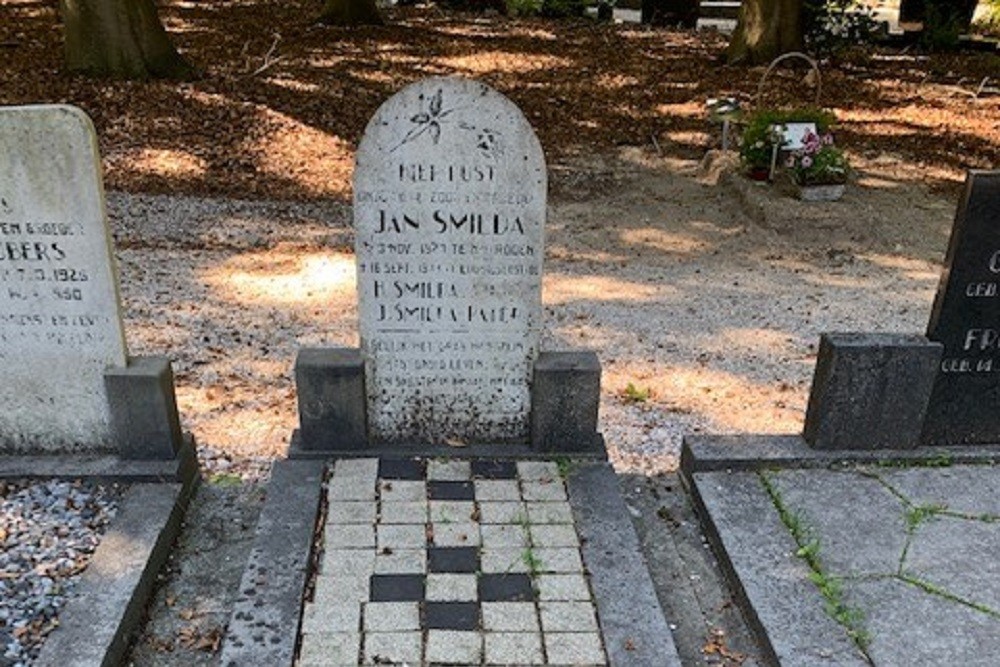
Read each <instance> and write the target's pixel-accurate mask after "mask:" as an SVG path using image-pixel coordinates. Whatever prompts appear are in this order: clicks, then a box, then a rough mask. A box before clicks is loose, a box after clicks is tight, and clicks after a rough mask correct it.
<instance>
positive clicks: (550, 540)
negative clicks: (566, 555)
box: [529, 524, 580, 548]
mask: <svg viewBox="0 0 1000 667" xmlns="http://www.w3.org/2000/svg"><path fill="white" fill-rule="evenodd" d="M529 532H530V533H531V544H532V545H533V546H536V547H574V548H579V547H580V538H578V537H577V535H576V528H574V527H573V525H572V524H548V525H540V526H535V525H532V526H531V527H530V529H529Z"/></svg>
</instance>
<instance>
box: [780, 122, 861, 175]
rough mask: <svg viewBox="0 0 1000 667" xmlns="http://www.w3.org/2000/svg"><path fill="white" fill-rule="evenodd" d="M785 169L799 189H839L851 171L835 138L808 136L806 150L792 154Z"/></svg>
mask: <svg viewBox="0 0 1000 667" xmlns="http://www.w3.org/2000/svg"><path fill="white" fill-rule="evenodd" d="M785 167H786V168H787V169H788V171H789V173H790V174H791V176H792V180H794V181H795V182H796V183H797V184H799V185H839V184H841V183H846V182H847V173H848V171H849V169H850V167H849V165H848V163H847V158H846V157H845V156H844V153H843V151H841V150H840V149H839V148H837V147H836V146H834V145H833V135H832V134H830V133H826V134H822V135H820V134H817V133H815V132H806V133H805V135H804V136H803V137H802V148H799V149H798V150H794V151H792V152H791V153H789V155H788V158H787V160H786V162H785Z"/></svg>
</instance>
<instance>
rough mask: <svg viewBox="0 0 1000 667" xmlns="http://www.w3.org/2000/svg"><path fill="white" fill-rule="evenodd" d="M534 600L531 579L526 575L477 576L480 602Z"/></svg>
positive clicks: (486, 574) (484, 574)
mask: <svg viewBox="0 0 1000 667" xmlns="http://www.w3.org/2000/svg"><path fill="white" fill-rule="evenodd" d="M534 598H535V590H534V588H533V587H532V585H531V577H529V576H528V575H527V574H489V573H485V572H484V573H483V574H481V575H480V576H479V599H480V601H482V602H525V601H528V600H533V599H534Z"/></svg>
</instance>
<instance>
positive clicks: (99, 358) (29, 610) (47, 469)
mask: <svg viewBox="0 0 1000 667" xmlns="http://www.w3.org/2000/svg"><path fill="white" fill-rule="evenodd" d="M0 155H2V156H3V158H2V160H0V343H2V345H0V360H2V361H3V363H2V364H0V402H2V403H3V406H4V409H3V411H2V414H0V485H2V488H3V493H0V496H2V497H0V511H2V512H3V516H2V522H0V523H2V525H0V554H2V556H0V560H2V565H0V573H2V575H0V588H2V589H3V595H0V611H2V616H0V618H2V619H3V622H2V626H0V635H4V636H7V637H8V638H9V641H8V642H5V645H6V650H7V651H8V653H9V654H10V655H7V656H6V657H8V658H12V659H15V658H16V659H22V658H28V657H30V658H31V659H32V663H31V664H34V665H66V664H74V665H91V664H93V665H98V664H108V662H109V661H110V662H113V661H115V660H117V659H119V658H120V656H121V655H122V653H123V651H124V649H125V647H126V645H127V641H128V637H129V634H130V633H131V632H132V630H133V629H134V628H135V627H136V626H137V624H138V621H139V620H140V617H141V611H142V607H143V605H144V603H145V599H146V597H147V596H148V594H149V592H150V590H151V587H152V584H153V581H154V579H155V576H156V572H157V570H158V569H159V566H160V564H162V563H163V561H164V560H165V558H166V555H167V549H168V547H169V544H170V542H171V541H172V539H173V537H174V536H175V535H176V534H177V531H178V529H179V522H180V516H181V514H182V513H183V508H184V504H185V502H186V499H187V496H188V493H189V491H190V488H191V481H192V480H193V475H194V472H195V467H196V466H195V464H194V452H193V449H192V447H191V443H190V441H189V440H187V439H185V437H184V436H183V434H182V433H181V428H180V420H179V418H178V415H177V408H176V404H175V400H174V387H173V376H172V372H171V368H170V362H169V361H168V360H167V359H165V358H162V357H142V358H130V357H129V356H128V352H127V349H126V346H125V335H124V331H123V327H122V319H121V309H120V304H119V299H118V283H117V280H118V278H117V269H116V264H115V261H114V255H113V251H112V243H111V236H110V234H109V231H108V225H107V221H106V218H105V212H104V191H103V186H102V183H101V175H100V159H99V156H98V153H97V142H96V138H95V136H94V130H93V127H92V125H91V123H90V120H89V119H88V118H87V116H86V115H85V114H84V113H83V112H82V111H80V110H79V109H75V108H73V107H68V106H41V107H8V108H0ZM40 477H43V478H50V481H47V482H44V483H41V482H37V481H34V480H35V478H40ZM98 478H99V479H100V481H102V482H103V483H105V484H107V485H109V486H110V487H113V488H115V491H114V492H113V493H105V492H101V491H99V490H98V489H99V488H101V487H95V488H94V490H90V491H88V490H87V489H89V488H90V487H91V485H92V483H93V482H96V481H97V479H98ZM78 480H90V481H89V482H88V481H83V482H81V481H78ZM112 500H113V502H112ZM113 508H116V511H115V516H114V519H113V520H112V519H111V518H110V514H111V513H112V511H113ZM88 563H89V565H88ZM96 618H99V619H101V622H100V623H99V624H95V623H94V619H96ZM43 640H44V641H43Z"/></svg>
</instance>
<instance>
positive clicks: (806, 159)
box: [802, 155, 813, 169]
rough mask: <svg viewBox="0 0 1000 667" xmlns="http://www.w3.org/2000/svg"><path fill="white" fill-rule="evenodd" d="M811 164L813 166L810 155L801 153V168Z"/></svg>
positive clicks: (806, 167)
mask: <svg viewBox="0 0 1000 667" xmlns="http://www.w3.org/2000/svg"><path fill="white" fill-rule="evenodd" d="M811 166H813V159H812V158H811V157H809V156H808V155H803V156H802V168H803V169H808V168H809V167H811Z"/></svg>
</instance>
